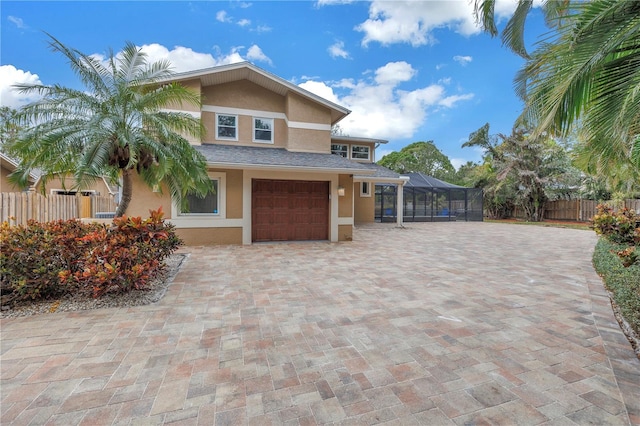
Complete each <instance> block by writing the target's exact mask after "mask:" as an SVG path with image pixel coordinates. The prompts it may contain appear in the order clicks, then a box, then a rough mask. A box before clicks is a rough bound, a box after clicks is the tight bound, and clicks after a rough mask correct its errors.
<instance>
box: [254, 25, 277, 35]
mask: <svg viewBox="0 0 640 426" xmlns="http://www.w3.org/2000/svg"><path fill="white" fill-rule="evenodd" d="M271 30H272V28H271V27H270V26H268V25H258V26H257V27H255V28H253V29H251V31H255V32H257V33H258V34H262V33H268V32H271Z"/></svg>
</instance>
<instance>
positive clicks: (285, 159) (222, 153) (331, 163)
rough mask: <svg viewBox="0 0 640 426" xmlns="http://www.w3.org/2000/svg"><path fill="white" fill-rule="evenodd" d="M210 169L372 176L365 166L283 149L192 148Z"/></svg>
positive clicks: (331, 156)
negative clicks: (201, 156) (211, 167)
mask: <svg viewBox="0 0 640 426" xmlns="http://www.w3.org/2000/svg"><path fill="white" fill-rule="evenodd" d="M193 147H194V148H195V149H196V150H197V151H198V152H200V153H201V154H202V155H204V157H205V159H206V160H207V164H208V165H209V166H213V167H225V168H238V169H263V170H264V169H279V170H282V169H288V170H295V171H315V172H320V173H345V174H346V173H348V174H355V173H357V174H364V175H370V174H373V171H372V170H370V169H369V168H367V167H366V165H365V164H364V163H358V162H356V161H351V160H348V159H346V158H344V157H341V156H340V155H335V154H322V153H317V152H295V151H288V150H286V149H284V148H260V147H253V146H242V145H218V144H206V145H194V146H193Z"/></svg>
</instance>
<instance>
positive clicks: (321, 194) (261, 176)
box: [128, 62, 408, 245]
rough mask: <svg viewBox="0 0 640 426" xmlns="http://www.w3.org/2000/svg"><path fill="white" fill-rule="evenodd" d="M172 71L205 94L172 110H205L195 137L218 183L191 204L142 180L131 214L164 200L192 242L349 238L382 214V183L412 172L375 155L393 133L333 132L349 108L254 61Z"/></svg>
mask: <svg viewBox="0 0 640 426" xmlns="http://www.w3.org/2000/svg"><path fill="white" fill-rule="evenodd" d="M171 81H177V82H180V83H181V84H183V85H184V86H186V87H189V88H191V89H193V90H194V91H196V92H197V93H199V94H200V95H201V99H202V107H201V109H200V110H199V111H198V110H193V109H191V110H186V109H183V108H173V109H172V110H181V111H183V112H185V111H186V112H188V113H190V114H192V115H193V116H195V117H198V118H200V119H201V120H202V123H203V124H204V126H205V128H206V130H207V131H206V134H205V136H204V137H203V139H202V140H192V141H191V142H192V144H193V145H194V147H195V148H196V149H197V150H198V151H199V152H200V153H202V154H203V155H204V157H205V158H206V159H207V165H208V171H209V176H210V178H211V179H212V180H213V183H214V187H215V189H216V193H215V194H211V195H210V196H208V197H207V198H206V199H204V200H199V199H196V198H195V197H193V199H190V202H189V204H190V208H189V209H188V211H181V209H180V207H179V206H178V205H176V204H175V203H173V202H172V200H171V199H170V196H169V195H168V193H169V191H166V190H160V191H156V192H153V191H151V190H149V189H148V188H147V187H146V186H145V185H144V184H143V183H142V182H140V181H137V182H136V183H135V185H134V188H133V190H134V194H135V195H134V197H133V199H132V201H131V204H130V206H129V208H128V214H130V215H134V216H135V215H140V216H146V215H148V212H149V210H150V209H157V208H158V207H160V206H162V208H163V210H164V212H165V217H166V218H167V219H168V220H169V221H170V222H172V223H173V224H175V225H176V228H177V230H178V233H179V235H180V236H181V238H183V239H184V240H185V242H186V243H187V244H189V245H212V244H251V243H254V242H263V241H292V240H293V241H298V240H328V241H333V242H337V241H348V240H351V238H352V233H353V227H354V225H357V224H359V223H366V222H373V221H374V201H375V194H374V188H375V184H376V183H396V184H404V182H406V180H408V179H407V178H404V177H402V176H400V175H398V174H397V173H394V172H392V171H390V170H388V169H386V168H384V167H380V166H378V165H376V164H375V163H374V161H375V150H376V147H377V146H379V145H380V144H384V143H386V141H384V140H377V139H370V138H357V137H346V136H335V135H332V132H331V130H332V127H333V126H334V125H335V124H337V123H338V122H339V121H340V120H342V119H343V118H344V117H346V116H347V115H348V114H349V113H350V111H349V110H348V109H346V108H344V107H342V106H340V105H336V104H335V103H332V102H330V101H328V100H326V99H323V98H321V97H319V96H317V95H315V94H312V93H311V92H308V91H306V90H304V89H302V88H300V87H298V86H296V85H294V84H292V83H290V82H288V81H286V80H284V79H282V78H280V77H278V76H275V75H273V74H271V73H269V72H267V71H265V70H263V69H261V68H259V67H256V66H255V65H253V64H251V63H248V62H243V63H236V64H231V65H224V66H219V67H214V68H209V69H205V70H200V71H193V72H187V73H182V74H177V75H175V76H174V78H172V80H171ZM161 189H162V188H161ZM399 192H400V194H401V193H402V191H399ZM398 205H399V206H401V205H402V197H401V196H400V197H399V204H398ZM399 216H402V215H399ZM399 220H402V218H401V217H400V218H399Z"/></svg>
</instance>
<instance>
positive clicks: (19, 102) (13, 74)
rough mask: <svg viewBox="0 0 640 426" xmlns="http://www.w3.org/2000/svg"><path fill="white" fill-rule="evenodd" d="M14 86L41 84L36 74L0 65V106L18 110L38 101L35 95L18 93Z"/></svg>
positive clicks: (38, 97)
mask: <svg viewBox="0 0 640 426" xmlns="http://www.w3.org/2000/svg"><path fill="white" fill-rule="evenodd" d="M14 84H42V82H41V81H40V77H38V74H32V73H30V72H29V71H23V70H20V69H17V68H16V67H14V66H13V65H0V105H2V106H8V107H10V108H19V107H21V106H23V105H26V104H28V103H30V102H35V101H37V100H38V99H40V96H38V95H35V94H29V95H24V94H20V93H18V92H17V91H16V90H15V89H14V88H13V87H12V86H13V85H14Z"/></svg>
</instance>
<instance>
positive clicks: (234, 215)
mask: <svg viewBox="0 0 640 426" xmlns="http://www.w3.org/2000/svg"><path fill="white" fill-rule="evenodd" d="M219 171H222V170H219ZM225 172H226V174H227V182H226V184H227V188H226V197H227V218H228V219H242V170H225ZM240 243H242V236H241V238H240Z"/></svg>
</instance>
